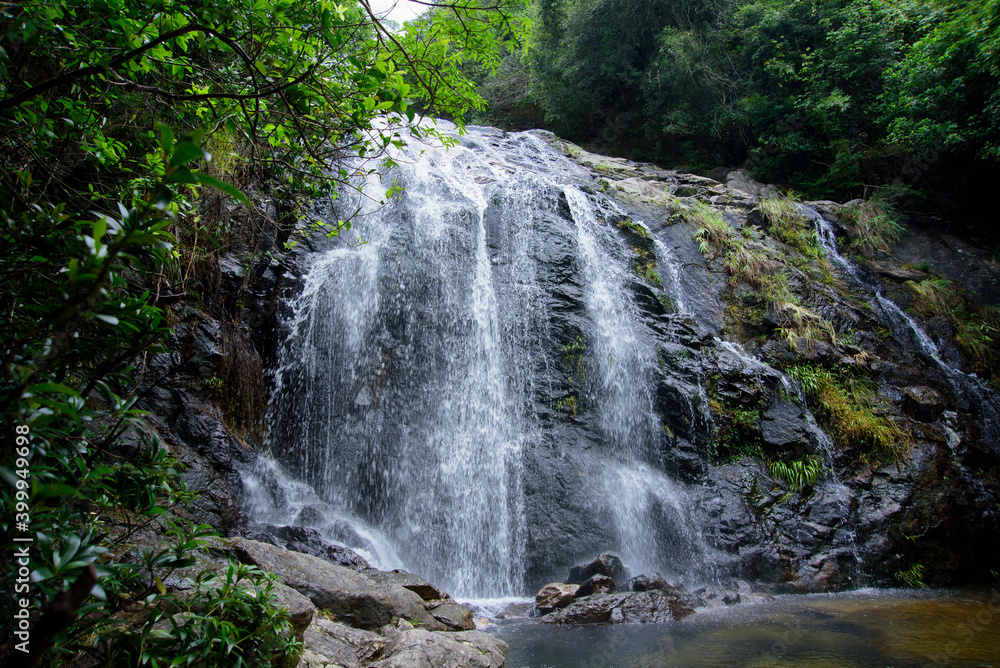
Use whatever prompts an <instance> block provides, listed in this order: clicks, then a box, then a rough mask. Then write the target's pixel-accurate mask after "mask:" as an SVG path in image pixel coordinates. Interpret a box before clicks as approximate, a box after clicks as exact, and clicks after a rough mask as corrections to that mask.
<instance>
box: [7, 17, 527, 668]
mask: <svg viewBox="0 0 1000 668" xmlns="http://www.w3.org/2000/svg"><path fill="white" fill-rule="evenodd" d="M427 4H428V5H429V10H428V13H427V14H426V15H425V17H424V18H423V19H422V20H421V21H419V22H415V23H414V24H413V25H412V26H409V27H407V28H404V29H402V30H399V29H397V27H396V26H393V25H391V24H388V23H386V22H383V21H382V20H381V19H380V18H379V17H378V16H377V15H376V14H375V12H374V11H373V10H372V8H371V6H370V5H369V4H368V3H367V0H361V1H360V2H343V3H341V2H334V1H332V0H309V1H308V2H307V1H305V0H277V1H273V2H272V1H270V0H269V1H267V2H264V1H260V0H223V1H222V2H211V3H206V2H199V1H194V0H188V1H176V0H150V1H144V2H139V1H136V0H96V1H95V0H60V1H58V2H55V1H53V0H27V1H25V2H20V3H16V4H6V5H4V6H3V7H2V9H0V39H2V41H0V47H2V48H0V288H2V290H0V295H2V296H0V304H2V309H3V313H4V318H5V322H4V327H3V331H2V334H0V404H2V409H0V428H2V431H3V434H4V446H3V453H2V461H0V477H2V479H3V486H2V491H0V505H2V509H3V513H2V516H3V517H2V520H0V523H2V530H3V535H4V541H3V546H2V547H0V551H2V553H3V563H4V564H8V565H9V564H11V563H13V558H12V554H13V552H12V551H13V550H14V549H15V547H17V545H18V543H16V542H14V539H15V538H19V539H21V540H25V541H27V543H26V544H30V546H31V550H30V565H29V570H30V578H29V579H28V580H25V579H24V578H22V579H21V581H20V584H19V581H18V580H17V578H18V577H20V576H19V575H18V569H17V568H14V569H10V568H8V567H5V568H4V570H3V571H2V572H3V578H4V586H3V589H4V591H7V592H14V591H15V588H16V587H21V588H19V589H17V591H18V592H19V596H17V597H11V596H7V597H4V599H3V602H2V604H0V605H2V610H3V622H2V624H3V628H4V631H5V637H6V638H7V639H8V642H7V643H5V644H4V645H2V646H0V657H2V658H0V661H4V662H6V661H7V660H10V661H12V663H11V665H17V664H18V663H19V662H20V664H22V665H28V664H31V663H36V662H37V663H42V664H52V665H59V664H62V663H64V662H65V661H66V660H67V659H68V658H69V657H71V656H74V655H76V654H78V653H80V652H86V653H89V654H92V655H95V656H96V657H97V658H98V659H99V660H100V661H101V662H103V663H104V664H106V665H154V666H155V665H179V664H184V665H187V664H188V663H192V662H194V663H196V664H197V665H220V666H235V665H262V664H264V663H271V662H272V661H274V662H280V661H281V660H283V657H286V656H288V655H289V654H291V653H294V651H295V648H294V647H293V646H292V645H294V642H291V641H290V640H289V636H288V633H287V630H288V625H287V619H285V617H284V613H282V612H281V611H280V609H278V608H276V607H275V604H274V602H273V597H272V596H271V594H270V582H269V580H268V579H267V577H266V576H265V575H264V574H261V573H260V572H258V571H254V570H253V569H249V570H248V569H246V568H243V567H236V566H233V567H232V568H231V569H230V570H229V572H228V573H225V574H222V575H219V576H206V578H207V579H206V580H205V581H204V582H202V580H201V579H199V581H198V586H197V588H196V589H197V592H198V593H197V595H196V596H195V597H194V598H192V599H191V600H189V601H188V600H185V601H182V600H180V599H174V600H171V601H168V602H166V603H163V604H162V605H161V603H158V602H157V599H158V598H163V597H166V598H167V599H169V597H170V595H171V594H170V593H169V592H168V591H167V589H166V587H165V586H164V584H163V583H164V581H165V580H166V579H167V576H168V575H170V574H171V573H173V572H174V571H175V570H177V569H179V568H185V567H189V566H191V565H193V564H194V560H193V558H192V555H193V554H194V553H195V552H197V550H199V549H201V548H203V547H204V540H203V539H204V537H205V535H206V533H207V532H208V528H207V527H205V526H199V525H197V524H195V523H192V522H191V521H190V520H187V519H185V517H187V515H186V513H185V512H184V511H183V509H182V508H183V506H184V505H185V504H188V503H190V502H191V500H192V495H191V494H190V493H189V492H187V491H186V488H185V486H184V484H183V483H182V482H181V480H180V479H179V476H178V468H177V462H176V461H175V460H174V459H173V458H172V457H171V456H169V455H168V454H167V453H166V452H165V451H164V450H163V449H162V448H161V447H160V444H159V443H158V440H157V438H156V437H155V434H151V433H147V431H146V430H145V429H144V428H143V422H142V420H141V414H140V413H139V412H138V411H137V410H136V402H137V401H138V399H139V397H140V396H141V395H142V393H143V392H145V391H148V390H149V389H150V388H151V387H153V386H155V384H156V382H157V379H156V378H152V377H151V371H150V369H149V365H148V355H149V354H152V353H156V352H158V351H164V350H166V349H167V348H165V346H166V345H168V344H170V341H169V337H170V335H171V329H172V326H173V325H174V324H175V320H176V318H175V315H174V314H173V313H172V312H171V304H173V303H175V302H176V301H177V300H178V299H186V300H188V301H189V302H190V303H192V304H196V305H198V306H199V307H201V308H204V309H208V310H211V311H213V313H214V315H215V316H216V317H218V318H220V319H221V320H223V321H224V322H226V323H231V324H232V325H233V328H234V331H237V332H238V331H239V327H238V325H239V323H240V320H241V318H242V313H241V303H240V300H238V299H228V300H226V301H219V300H217V299H216V297H215V296H214V294H213V290H214V292H215V293H217V292H218V285H217V276H218V273H217V272H218V268H217V265H218V257H219V255H220V254H221V253H223V252H226V251H229V250H232V249H242V250H244V251H245V252H246V253H247V254H248V255H252V254H253V253H255V252H259V249H260V248H261V247H262V245H261V241H262V239H264V238H265V237H270V243H271V244H272V246H273V245H274V244H275V243H278V244H279V246H280V242H282V241H287V240H288V237H287V235H288V233H289V232H290V231H291V228H292V227H294V223H295V221H296V218H297V217H298V215H299V213H300V212H299V210H298V208H297V204H296V203H297V201H298V198H301V197H302V196H304V195H310V194H315V193H323V194H329V195H331V196H334V197H335V196H336V195H337V192H338V191H339V190H342V189H343V188H345V187H354V186H353V185H352V184H356V183H357V182H358V180H357V178H356V176H357V175H358V173H359V172H360V173H362V174H364V173H367V172H368V171H370V170H372V169H375V168H376V167H377V166H378V161H379V160H380V159H382V158H384V157H386V155H387V153H386V149H387V148H389V147H391V146H392V145H394V144H395V145H398V144H399V143H400V142H402V141H404V140H405V137H404V135H403V133H401V132H399V126H400V124H401V123H403V122H410V121H414V120H415V119H416V117H417V116H423V115H425V114H435V115H447V116H448V117H450V118H453V119H455V120H456V121H457V122H458V123H459V124H461V123H462V121H463V119H464V117H465V115H466V114H467V113H468V112H469V111H470V110H474V109H478V108H481V107H482V104H483V101H482V99H481V98H480V97H479V96H478V95H477V93H476V91H475V88H474V85H473V84H472V83H471V82H470V81H469V80H468V78H467V77H466V76H465V74H464V68H466V67H469V66H472V65H473V64H474V65H475V66H476V67H479V68H485V69H486V70H489V69H491V68H493V67H495V66H496V65H497V63H499V61H500V59H501V57H502V55H503V53H504V49H505V46H504V44H503V42H502V41H501V40H499V39H498V38H497V35H502V34H509V33H510V32H511V31H513V30H516V29H517V26H518V19H517V18H516V12H515V10H517V0H513V1H508V0H500V1H497V2H494V1H493V0H455V1H454V2H441V3H438V4H435V3H433V2H430V3H427ZM414 132H415V133H416V135H417V136H418V137H419V136H421V135H427V134H430V135H432V136H433V135H435V134H436V133H435V130H434V127H433V125H428V124H422V125H420V126H419V127H417V128H416V129H415V130H414ZM439 138H440V136H439ZM345 158H350V159H351V160H345ZM365 161H367V162H365ZM283 221H284V223H283ZM348 225H349V221H341V222H339V223H334V224H331V225H330V230H329V232H330V233H331V234H338V233H340V232H341V231H342V230H343V229H344V228H345V227H347V226H348ZM213 263H214V266H215V269H214V271H215V274H213V273H212V267H213ZM213 276H214V277H215V278H213ZM213 281H214V288H213ZM245 412H246V411H245ZM250 422H251V417H250V416H247V415H243V416H242V425H241V424H240V420H237V421H236V423H237V424H236V426H237V427H247V429H246V436H247V438H248V439H250V440H254V438H257V437H258V436H259V434H258V435H257V436H255V433H254V429H253V428H252V427H253V425H250V424H249V423H250ZM127 433H132V434H133V436H132V437H129V438H126V437H125V435H126V434H127ZM136 433H138V434H140V436H138V437H136V436H135V434H136ZM150 524H158V525H159V531H160V532H162V533H163V535H164V536H165V537H166V538H165V542H164V544H163V545H159V546H157V545H149V546H148V548H147V549H146V550H145V551H144V552H143V553H142V554H141V555H139V556H138V557H136V556H135V555H133V556H132V557H128V556H127V555H126V554H124V553H123V552H122V550H121V543H123V542H127V540H126V539H127V538H128V537H129V536H132V535H134V533H135V532H136V531H141V530H143V529H142V527H144V526H148V525H150ZM123 536H124V538H123ZM213 578H215V579H213ZM218 578H222V579H221V580H219V579H218ZM209 580H212V582H215V583H216V584H215V585H212V586H209V584H210V583H209ZM241 582H243V583H245V582H250V589H246V588H245V587H244V586H243V584H241ZM21 585H23V586H21ZM203 585H204V587H203ZM248 592H249V593H248ZM21 600H24V601H27V602H28V605H27V607H26V608H25V607H24V606H22V605H21V604H20V601H21ZM195 601H197V604H195ZM136 603H141V604H142V605H144V606H146V609H147V611H149V610H152V611H153V612H152V613H151V614H150V615H149V616H148V617H147V618H146V619H145V621H144V622H143V623H142V624H140V625H139V627H137V628H131V629H129V628H128V627H125V626H122V625H120V624H114V623H112V621H111V619H112V617H114V616H115V615H116V614H118V613H120V612H121V611H122V610H124V609H126V608H128V607H129V606H133V605H135V604H136ZM171 606H173V607H171ZM177 606H181V607H180V609H182V610H187V613H186V614H188V616H187V617H185V618H184V620H183V621H182V622H177V623H174V622H171V624H172V627H168V630H167V631H159V632H157V633H155V634H152V635H151V629H152V626H153V624H155V623H156V622H157V620H158V619H163V618H164V615H165V614H167V611H169V610H177V609H178V608H177ZM185 606H186V607H185ZM22 608H24V609H25V610H27V613H28V614H29V622H30V626H31V628H32V633H31V643H30V652H29V653H25V652H22V651H19V650H16V649H14V647H15V644H16V643H17V642H19V641H18V639H17V637H15V636H14V635H13V632H14V631H15V630H17V629H18V624H19V622H18V620H17V619H16V617H15V615H16V614H17V613H18V612H19V611H20V610H21V609H22ZM175 621H176V620H175ZM171 629H172V630H171ZM22 640H23V639H22ZM290 643H291V644H290Z"/></svg>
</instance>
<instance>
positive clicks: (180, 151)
mask: <svg viewBox="0 0 1000 668" xmlns="http://www.w3.org/2000/svg"><path fill="white" fill-rule="evenodd" d="M206 155H207V154H206V152H205V150H204V149H203V148H201V147H200V146H198V145H197V144H195V143H193V142H189V141H186V142H181V143H180V144H178V145H177V149H176V150H175V151H174V154H173V155H172V156H170V166H171V167H180V166H182V165H186V164H188V163H189V162H191V161H193V160H201V159H202V158H204V157H205V156H206Z"/></svg>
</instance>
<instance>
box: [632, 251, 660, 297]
mask: <svg viewBox="0 0 1000 668" xmlns="http://www.w3.org/2000/svg"><path fill="white" fill-rule="evenodd" d="M632 252H633V253H634V254H635V257H636V259H635V273H636V274H637V275H638V276H639V278H642V279H643V280H645V281H648V282H649V283H652V284H653V285H655V286H656V287H661V284H660V274H659V272H657V271H656V258H655V257H653V256H652V255H650V253H649V251H646V250H643V249H642V248H639V247H637V246H633V247H632Z"/></svg>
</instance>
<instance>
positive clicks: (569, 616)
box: [541, 594, 629, 624]
mask: <svg viewBox="0 0 1000 668" xmlns="http://www.w3.org/2000/svg"><path fill="white" fill-rule="evenodd" d="M628 596H629V594H607V595H603V594H598V595H596V596H587V597H586V598H580V599H577V600H575V601H573V602H572V603H571V604H570V605H568V606H566V607H565V608H563V609H562V610H559V611H557V612H554V613H552V614H550V615H545V616H544V617H542V620H541V621H543V622H546V623H549V624H606V623H608V622H610V621H611V613H612V611H613V610H614V609H615V608H617V607H618V606H619V605H621V604H622V602H623V601H624V600H625V599H626V598H628Z"/></svg>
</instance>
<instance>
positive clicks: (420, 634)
mask: <svg viewBox="0 0 1000 668" xmlns="http://www.w3.org/2000/svg"><path fill="white" fill-rule="evenodd" d="M506 661H507V643H505V642H503V641H502V640H498V639H496V638H494V637H493V636H491V635H489V634H488V633H483V632H482V631H462V632H460V633H431V632H429V631H425V630H423V629H409V630H403V631H400V632H399V633H397V634H395V635H394V636H393V638H392V639H391V640H390V641H389V643H388V644H387V645H386V648H385V658H383V659H381V660H379V661H376V662H375V663H372V664H366V665H370V666H371V668H502V667H503V665H504V663H505V662H506Z"/></svg>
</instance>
